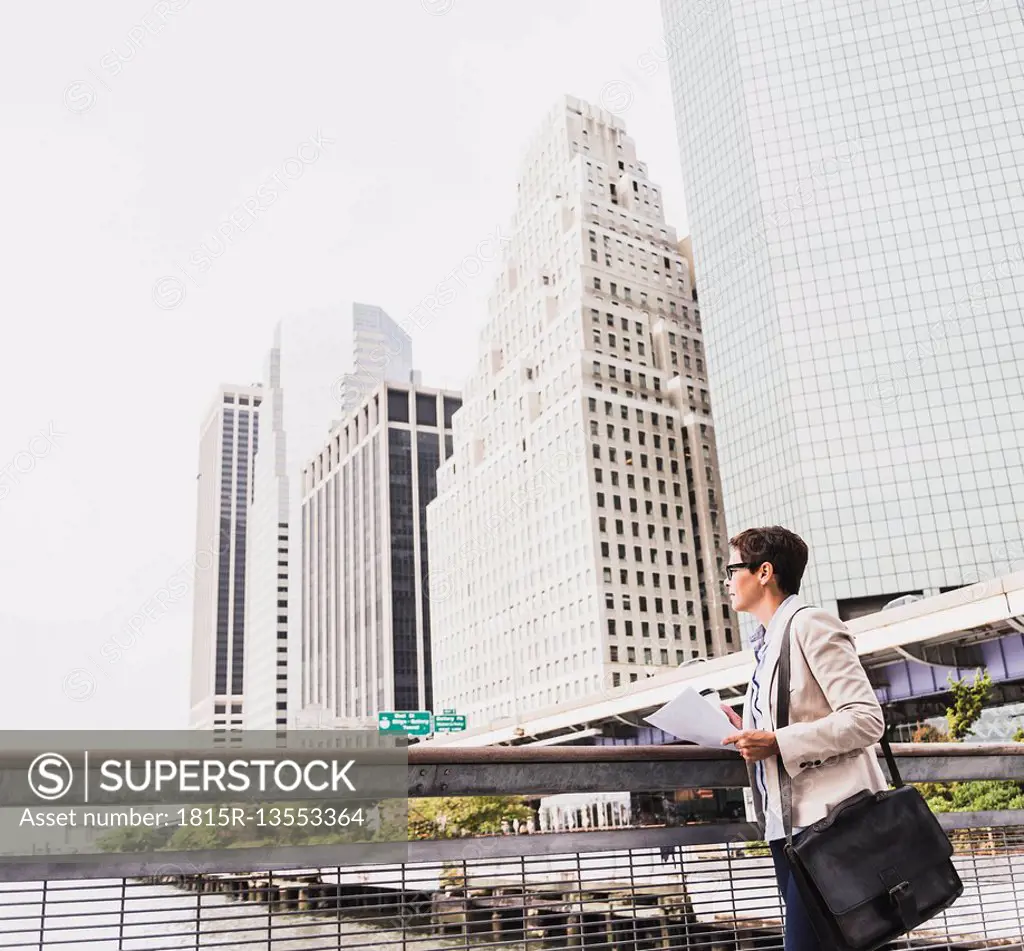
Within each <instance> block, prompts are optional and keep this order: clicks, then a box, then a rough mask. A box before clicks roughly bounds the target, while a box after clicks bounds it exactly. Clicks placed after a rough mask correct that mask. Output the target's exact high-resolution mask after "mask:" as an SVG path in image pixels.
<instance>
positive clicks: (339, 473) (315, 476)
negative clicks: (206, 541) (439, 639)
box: [302, 383, 462, 719]
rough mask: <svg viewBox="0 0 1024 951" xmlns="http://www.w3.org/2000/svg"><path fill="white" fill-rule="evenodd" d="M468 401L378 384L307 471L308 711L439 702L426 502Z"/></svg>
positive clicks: (366, 710)
mask: <svg viewBox="0 0 1024 951" xmlns="http://www.w3.org/2000/svg"><path fill="white" fill-rule="evenodd" d="M461 402H462V401H461V399H460V398H459V395H458V394H457V393H452V392H449V391H444V390H437V389H433V388H428V387H423V386H418V385H409V384H406V385H399V384H393V383H385V384H381V385H380V386H379V387H377V389H375V390H374V391H372V392H371V393H368V394H367V395H366V398H365V399H364V400H363V402H362V404H361V405H360V406H359V407H358V408H357V409H356V410H355V411H354V412H353V413H352V414H351V415H350V416H349V417H348V418H347V419H346V420H345V421H344V422H343V423H342V424H341V425H340V426H338V427H337V429H335V430H334V432H332V433H331V435H330V437H329V438H328V439H327V440H326V442H325V444H324V446H323V448H322V449H321V451H320V452H319V454H318V455H317V456H316V457H315V458H314V459H312V460H311V461H310V463H309V464H308V465H307V467H306V469H305V470H304V471H303V483H304V485H303V500H302V520H303V538H304V545H303V576H304V579H305V581H304V583H303V602H304V603H303V616H304V617H305V618H306V621H305V623H304V624H303V638H302V702H303V709H311V710H318V709H319V710H325V711H327V712H328V713H329V714H330V715H333V716H334V717H337V718H341V719H345V718H358V717H367V716H371V715H373V714H376V713H377V712H379V711H381V710H429V709H431V705H432V703H433V694H432V689H431V653H430V648H431V645H430V627H431V608H432V604H431V602H430V598H429V596H428V595H429V591H428V588H427V585H426V580H425V579H426V578H427V577H428V575H429V562H428V550H427V520H426V509H427V504H428V503H429V502H430V501H432V500H433V498H434V496H435V495H436V492H437V488H436V486H437V469H438V467H439V466H440V465H441V463H442V461H443V460H444V459H446V458H448V457H449V456H450V455H451V454H452V435H451V433H452V430H451V426H452V417H453V415H454V414H455V412H456V410H458V408H459V406H460V405H461Z"/></svg>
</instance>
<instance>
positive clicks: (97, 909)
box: [0, 826, 1024, 951]
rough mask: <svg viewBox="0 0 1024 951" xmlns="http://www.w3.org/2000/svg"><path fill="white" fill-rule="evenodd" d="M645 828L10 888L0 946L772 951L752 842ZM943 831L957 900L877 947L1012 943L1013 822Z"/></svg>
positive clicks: (764, 887)
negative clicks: (444, 853)
mask: <svg viewBox="0 0 1024 951" xmlns="http://www.w3.org/2000/svg"><path fill="white" fill-rule="evenodd" d="M660 831H661V832H662V833H664V839H665V843H666V844H664V845H654V846H652V847H644V848H626V849H608V848H605V849H603V850H600V851H572V852H559V851H558V849H559V847H560V844H563V843H564V841H565V839H564V837H563V836H562V835H557V834H556V835H550V836H540V837H534V836H530V837H528V838H530V839H537V838H539V839H543V840H547V841H548V842H549V843H550V845H549V846H548V847H547V848H546V849H542V850H538V849H536V848H535V849H533V850H531V851H532V853H533V854H529V855H527V854H518V855H516V854H514V852H515V849H516V845H517V843H516V841H515V837H513V838H512V840H511V841H510V840H509V839H507V838H506V839H504V840H501V839H499V840H498V841H497V842H496V843H495V844H494V847H492V848H490V849H484V850H480V849H477V850H476V851H475V852H473V853H472V854H473V855H474V856H475V857H472V858H459V859H449V860H446V861H431V862H423V861H412V862H409V863H406V864H403V865H393V866H365V867H353V868H340V867H322V868H295V869H286V870H282V869H275V870H273V871H268V872H244V873H242V872H234V873H214V874H174V875H161V876H159V877H157V878H149V879H116V880H110V879H108V880H94V881H47V882H21V883H11V884H6V885H3V886H0V888H2V891H0V948H4V949H9V948H19V949H22V948H23V949H57V948H77V947H84V948H89V949H91V951H92V949H95V951H114V949H116V951H164V949H168V951H169V949H184V948H193V949H215V948H216V949H223V951H232V949H239V951H241V949H251V948H268V949H270V948H273V949H294V951H315V949H326V948H332V949H336V948H349V949H361V948H378V949H390V948H401V949H403V951H404V949H416V951H434V949H437V951H441V949H471V948H474V949H475V948H494V949H497V948H509V949H516V951H518V949H523V951H526V949H547V948H566V947H574V948H592V949H614V951H640V949H668V948H680V949H682V948H686V949H693V951H699V949H707V951H723V949H728V951H740V949H744V951H748V949H749V951H757V949H772V948H780V949H781V948H782V924H783V920H784V915H785V908H784V906H783V904H782V902H781V900H780V896H779V892H778V889H777V887H776V884H775V876H774V868H773V862H772V858H771V856H770V854H769V853H768V850H767V849H766V848H765V847H764V845H763V843H751V842H742V841H737V840H735V839H734V840H732V841H729V842H711V843H706V844H685V845H678V844H673V843H672V842H671V841H670V836H669V832H670V830H660ZM951 835H952V838H953V839H954V842H955V845H956V855H955V859H954V860H955V862H956V865H957V869H958V871H959V872H960V875H961V878H962V879H963V882H964V894H963V896H962V897H961V898H960V899H959V900H958V901H957V903H956V904H955V905H954V906H953V907H952V908H950V909H948V910H947V911H946V912H944V913H943V914H941V915H940V916H938V917H937V918H935V919H933V920H932V921H930V922H928V923H926V924H925V925H923V926H922V927H921V928H920V929H919V930H917V931H915V932H913V933H912V934H911V935H909V936H907V937H906V938H904V939H901V940H900V942H898V943H896V944H894V945H892V947H894V948H904V947H905V948H920V949H924V948H964V949H967V948H971V949H974V948H982V947H1002V948H1016V949H1020V948H1022V941H1024V935H1022V914H1021V911H1022V904H1024V827H1020V826H1014V827H1007V828H990V829H959V830H957V831H955V832H953V833H951ZM575 841H577V842H578V841H579V839H578V838H576V840H575ZM647 841H651V840H650V837H649V836H648V839H647ZM481 851H482V852H483V854H482V855H481V854H480V852H481ZM414 852H415V850H414ZM501 852H504V853H506V854H498V853H501Z"/></svg>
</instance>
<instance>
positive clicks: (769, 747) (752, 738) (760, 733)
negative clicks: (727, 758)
mask: <svg viewBox="0 0 1024 951" xmlns="http://www.w3.org/2000/svg"><path fill="white" fill-rule="evenodd" d="M732 743H735V744H736V749H737V750H739V752H740V755H741V756H742V757H743V758H744V759H745V760H746V761H747V762H748V763H757V762H759V761H760V760H763V759H768V757H769V756H775V755H776V754H777V753H778V752H779V744H778V743H777V742H776V741H775V734H774V733H769V732H768V731H767V730H744V731H743V732H741V733H734V734H733V735H732V736H727V737H726V738H725V739H724V740H722V746H728V745H730V744H732Z"/></svg>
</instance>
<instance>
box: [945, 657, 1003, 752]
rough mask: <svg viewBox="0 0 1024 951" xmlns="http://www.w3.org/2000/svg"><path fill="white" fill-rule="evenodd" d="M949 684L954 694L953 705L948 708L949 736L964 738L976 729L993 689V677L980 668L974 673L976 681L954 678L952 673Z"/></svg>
mask: <svg viewBox="0 0 1024 951" xmlns="http://www.w3.org/2000/svg"><path fill="white" fill-rule="evenodd" d="M949 686H950V690H951V691H952V694H953V705H952V706H951V707H949V708H948V709H947V710H946V722H947V723H948V724H949V736H950V738H951V739H953V740H962V739H963V738H964V737H965V736H967V735H968V734H969V733H970V732H971V730H972V729H974V724H975V723H977V722H978V718H979V717H980V716H981V712H982V710H984V709H985V701H986V700H988V698H989V693H990V692H991V689H992V678H991V676H990V675H989V672H988V671H987V670H984V671H982V670H979V671H978V672H977V673H976V674H975V675H974V683H973V684H969V683H967V682H966V681H964V680H954V679H953V675H952V674H950V675H949Z"/></svg>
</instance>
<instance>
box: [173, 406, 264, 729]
mask: <svg viewBox="0 0 1024 951" xmlns="http://www.w3.org/2000/svg"><path fill="white" fill-rule="evenodd" d="M261 397H262V391H261V389H260V388H259V387H258V386H222V387H221V388H220V392H219V394H218V396H217V399H216V400H215V401H214V403H213V405H212V406H211V407H210V411H209V413H208V414H207V416H206V418H205V419H204V420H203V424H202V429H201V432H200V438H199V474H198V476H197V504H196V557H195V563H196V565H197V567H199V568H202V569H206V570H198V571H196V576H195V588H194V591H193V600H192V611H193V619H192V684H191V703H190V706H191V711H190V716H189V721H190V726H191V727H192V728H194V729H198V730H225V729H239V728H241V727H242V725H243V719H242V717H243V712H244V708H245V696H244V693H245V679H244V676H243V671H244V657H245V553H246V529H247V520H248V510H249V502H250V498H251V495H252V472H253V458H254V456H255V455H256V448H257V445H258V439H259V406H260V400H261Z"/></svg>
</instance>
